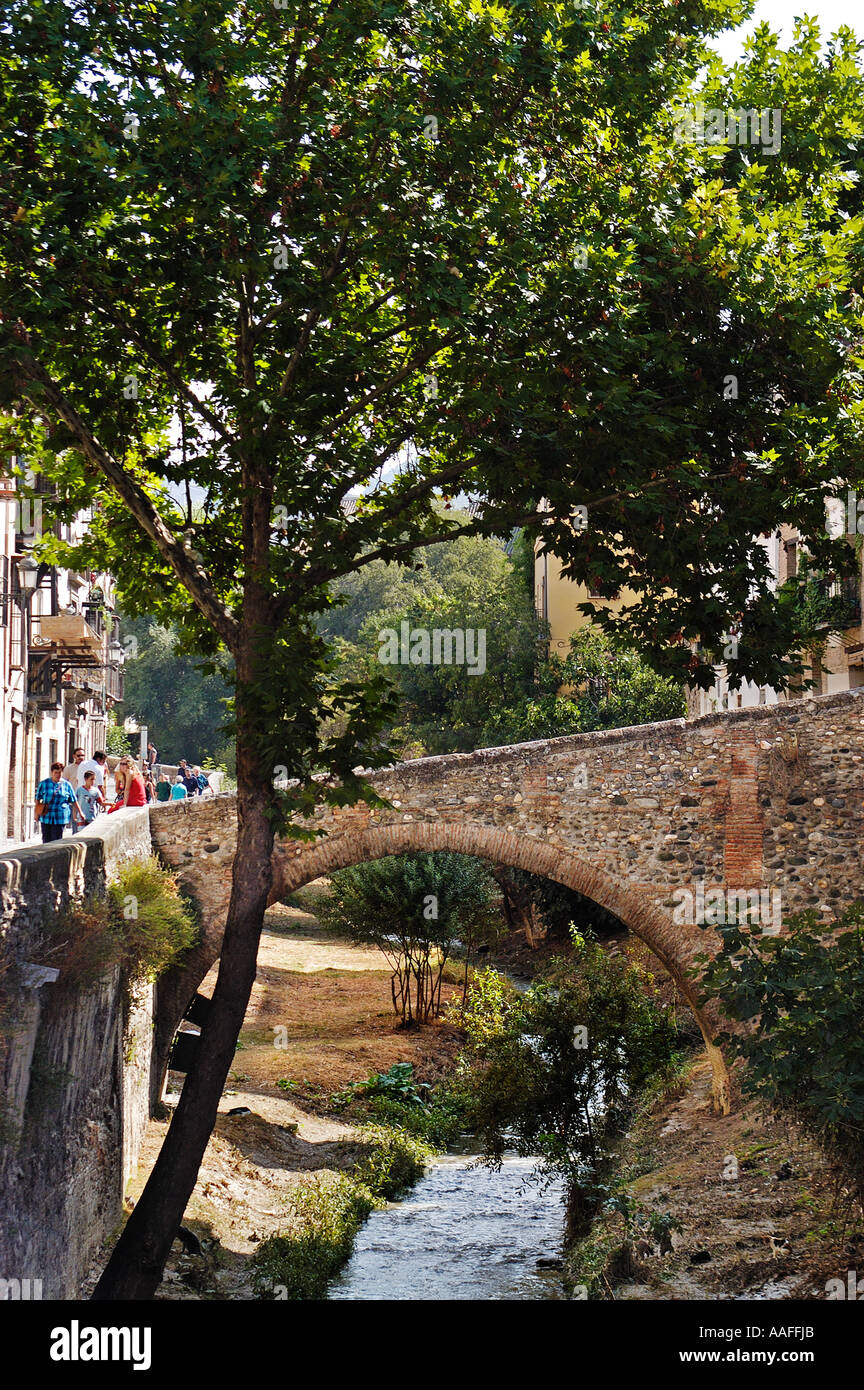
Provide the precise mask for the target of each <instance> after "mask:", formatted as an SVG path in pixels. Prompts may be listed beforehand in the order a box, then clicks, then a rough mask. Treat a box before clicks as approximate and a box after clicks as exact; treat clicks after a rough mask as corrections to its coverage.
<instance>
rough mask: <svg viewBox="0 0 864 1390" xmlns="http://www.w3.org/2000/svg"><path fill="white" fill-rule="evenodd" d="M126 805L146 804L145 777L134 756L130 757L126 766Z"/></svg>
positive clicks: (124, 801) (124, 802) (124, 803)
mask: <svg viewBox="0 0 864 1390" xmlns="http://www.w3.org/2000/svg"><path fill="white" fill-rule="evenodd" d="M123 805H124V806H146V805H147V793H146V791H145V789H144V778H143V776H142V774H141V772H140V770H139V768H138V764H137V763H136V762H135V760H134V759H133V758H130V759H129V765H128V767H127V768H126V796H125V798H124V800H123Z"/></svg>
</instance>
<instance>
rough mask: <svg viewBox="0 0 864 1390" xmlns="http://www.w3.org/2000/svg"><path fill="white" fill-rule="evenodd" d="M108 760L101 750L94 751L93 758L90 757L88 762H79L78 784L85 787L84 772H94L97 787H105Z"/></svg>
mask: <svg viewBox="0 0 864 1390" xmlns="http://www.w3.org/2000/svg"><path fill="white" fill-rule="evenodd" d="M107 761H108V759H107V758H106V756H105V754H104V753H103V752H102V751H101V750H100V751H99V752H98V753H94V754H93V757H92V758H88V759H87V761H86V762H84V763H79V764H78V786H79V787H83V785H84V773H85V772H92V773H93V775H94V777H95V778H96V785H97V787H100V788H104V786H105V764H106V763H107Z"/></svg>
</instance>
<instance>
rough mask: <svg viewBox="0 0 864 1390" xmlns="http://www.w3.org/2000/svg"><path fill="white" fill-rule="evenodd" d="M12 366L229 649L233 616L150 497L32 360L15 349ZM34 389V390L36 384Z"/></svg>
mask: <svg viewBox="0 0 864 1390" xmlns="http://www.w3.org/2000/svg"><path fill="white" fill-rule="evenodd" d="M17 362H18V366H19V367H20V369H21V372H22V374H23V376H24V378H25V380H26V382H27V383H28V384H29V385H30V387H31V389H30V390H29V391H26V394H27V396H28V398H29V399H30V400H31V401H32V403H33V405H34V406H36V407H37V408H40V407H41V408H44V406H45V404H46V403H47V404H48V405H49V406H50V407H51V409H52V411H53V412H54V414H55V415H56V416H57V417H58V418H59V419H60V420H62V421H63V423H64V424H65V425H66V426H67V428H68V429H69V430H70V431H71V433H72V434H73V435H74V436H75V439H76V440H77V441H78V444H79V446H80V448H81V450H82V452H83V453H84V454H86V456H87V458H88V459H89V460H90V462H91V463H93V464H94V465H95V467H96V468H98V470H99V472H100V473H101V474H102V475H103V477H104V478H105V479H106V480H107V482H108V483H110V485H111V487H112V488H113V489H114V491H115V492H116V493H117V495H118V497H119V498H120V499H121V501H123V502H125V504H126V506H127V507H128V508H129V511H130V512H131V513H132V516H133V517H134V518H135V520H136V521H137V522H138V525H139V526H140V527H141V529H142V531H144V533H145V534H146V535H147V536H149V537H150V539H151V541H152V542H153V544H154V545H155V547H156V549H157V550H158V552H159V554H160V555H161V556H162V558H163V559H164V560H165V561H166V562H167V563H168V564H169V565H170V566H171V568H172V569H173V571H174V573H175V574H176V576H177V578H178V579H179V580H180V583H181V584H182V585H183V586H184V588H185V589H186V590H187V592H188V593H189V596H190V598H191V599H192V600H193V602H194V603H195V606H196V607H197V608H198V610H199V612H200V613H201V614H202V615H203V616H204V617H205V618H206V619H207V621H208V622H209V623H210V624H211V626H212V627H213V629H214V631H215V632H216V633H217V635H218V636H219V637H220V638H221V640H222V641H223V642H224V643H225V645H226V646H227V647H228V648H229V649H233V647H234V645H235V643H236V640H237V636H238V633H239V625H238V623H237V621H236V619H235V618H234V617H233V616H232V615H231V614H230V613H229V612H228V609H227V608H226V607H225V605H224V604H223V603H222V601H221V599H220V598H219V596H218V594H217V593H216V591H215V589H214V588H213V586H212V584H211V583H210V580H209V578H208V577H207V574H206V572H205V571H204V569H203V567H202V566H201V565H199V564H198V563H197V561H195V560H194V559H193V558H192V556H191V555H190V554H189V553H188V551H187V550H186V549H185V548H184V546H183V543H182V541H180V540H178V539H177V538H176V537H175V536H174V535H173V533H172V532H171V530H170V529H169V527H168V525H167V524H166V522H165V521H164V520H163V519H162V517H161V516H160V514H159V512H158V511H157V509H156V506H155V504H154V502H153V501H152V499H151V498H150V497H149V496H148V494H147V492H146V491H145V489H144V488H143V487H142V486H141V484H140V483H139V482H137V481H136V479H135V478H133V477H132V476H131V474H129V473H128V472H127V471H126V470H125V468H124V467H123V465H122V464H121V463H118V461H117V460H116V459H115V458H114V457H113V456H112V455H111V454H109V452H108V450H107V449H105V448H103V446H102V445H101V444H100V443H99V441H98V440H97V439H96V438H95V436H94V435H93V433H92V432H91V430H90V429H89V427H88V426H87V425H86V424H85V422H84V421H83V420H82V418H81V416H80V415H79V414H78V412H77V410H76V409H75V407H74V406H73V405H72V404H71V403H70V402H69V401H68V400H67V399H66V397H65V396H64V395H63V393H62V391H61V390H60V388H59V387H58V385H57V384H56V382H55V381H54V380H53V378H52V377H51V376H50V375H49V373H48V372H47V371H46V370H45V368H44V367H43V366H42V364H41V363H40V362H39V361H37V359H36V358H35V357H33V356H30V355H25V354H19V356H18V359H17ZM37 387H38V389H34V388H37Z"/></svg>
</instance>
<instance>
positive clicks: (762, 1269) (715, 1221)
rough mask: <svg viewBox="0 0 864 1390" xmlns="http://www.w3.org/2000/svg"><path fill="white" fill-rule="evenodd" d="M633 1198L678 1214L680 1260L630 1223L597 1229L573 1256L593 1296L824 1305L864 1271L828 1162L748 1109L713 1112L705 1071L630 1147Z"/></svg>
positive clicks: (850, 1212) (856, 1235)
mask: <svg viewBox="0 0 864 1390" xmlns="http://www.w3.org/2000/svg"><path fill="white" fill-rule="evenodd" d="M621 1160H622V1170H623V1172H624V1174H625V1175H626V1176H627V1177H628V1178H629V1182H628V1184H627V1191H628V1192H629V1195H630V1196H631V1198H632V1199H633V1201H634V1202H635V1203H637V1204H638V1207H639V1208H641V1210H642V1211H643V1212H645V1213H647V1212H652V1211H653V1212H655V1213H656V1214H657V1215H658V1216H662V1215H663V1214H665V1213H669V1214H670V1215H671V1216H672V1217H673V1218H674V1219H675V1220H676V1221H677V1222H678V1223H679V1224H680V1228H681V1229H680V1231H675V1232H673V1233H672V1236H671V1244H672V1249H671V1251H669V1252H667V1253H665V1254H661V1253H660V1246H661V1242H660V1240H658V1239H657V1238H655V1237H653V1236H652V1235H651V1233H650V1231H644V1233H643V1234H642V1235H641V1236H640V1234H639V1232H638V1231H637V1230H635V1228H634V1231H633V1238H632V1239H631V1243H632V1245H633V1249H634V1258H633V1261H632V1263H630V1264H629V1265H628V1262H627V1261H622V1259H621V1256H620V1253H619V1252H620V1250H621V1245H622V1239H623V1236H624V1225H623V1219H622V1217H621V1216H620V1215H617V1214H616V1215H610V1216H607V1217H605V1218H603V1219H602V1220H601V1221H599V1222H597V1223H596V1224H595V1228H594V1230H593V1232H592V1234H591V1236H590V1237H589V1239H588V1240H587V1241H586V1242H584V1243H583V1244H582V1245H581V1246H580V1247H579V1248H578V1249H577V1251H576V1252H575V1255H574V1257H573V1259H572V1260H571V1272H572V1275H573V1278H574V1280H575V1281H576V1282H577V1283H578V1282H580V1281H581V1280H583V1279H584V1280H585V1282H586V1284H587V1285H588V1287H589V1288H591V1287H592V1282H591V1281H592V1278H593V1280H594V1283H595V1289H594V1296H599V1297H606V1298H615V1299H619V1300H629V1299H640V1300H657V1299H664V1300H666V1299H672V1300H674V1299H803V1298H817V1299H824V1298H825V1297H826V1289H825V1285H826V1281H827V1280H828V1279H834V1278H841V1279H842V1280H843V1281H844V1283H845V1281H846V1276H847V1271H848V1270H850V1269H856V1267H857V1268H864V1227H862V1223H861V1219H860V1214H856V1212H855V1210H854V1208H853V1207H852V1206H851V1205H850V1203H849V1200H848V1198H847V1197H844V1195H843V1192H842V1190H838V1186H837V1182H836V1179H835V1177H834V1175H833V1174H832V1173H831V1172H830V1171H829V1170H828V1167H827V1165H826V1162H825V1160H824V1158H823V1156H822V1155H821V1154H820V1153H819V1151H818V1150H817V1149H815V1148H814V1147H813V1145H812V1144H810V1143H809V1142H808V1141H807V1140H805V1139H803V1138H802V1137H801V1135H800V1134H798V1133H796V1131H795V1130H794V1129H793V1128H791V1127H789V1126H787V1125H784V1124H782V1123H779V1122H776V1121H772V1120H769V1119H766V1118H765V1117H763V1116H760V1114H759V1113H758V1111H757V1108H756V1106H755V1105H754V1104H753V1103H752V1102H750V1103H745V1102H743V1101H741V1100H739V1101H738V1103H737V1104H736V1105H735V1106H734V1108H733V1112H732V1114H730V1115H716V1114H714V1113H712V1110H711V1076H710V1069H709V1066H708V1063H707V1062H706V1061H704V1060H703V1059H701V1058H700V1059H696V1060H694V1061H693V1063H692V1064H691V1065H690V1067H689V1068H688V1070H687V1071H686V1073H685V1075H684V1076H683V1077H682V1078H681V1080H680V1082H679V1083H678V1084H677V1085H676V1086H675V1087H674V1088H673V1090H672V1093H671V1094H667V1095H665V1096H664V1097H663V1098H662V1099H660V1100H658V1101H657V1102H656V1104H655V1105H654V1106H653V1107H652V1108H651V1109H650V1110H649V1111H648V1112H647V1113H646V1114H643V1115H642V1116H641V1117H640V1118H639V1120H638V1121H637V1123H636V1124H635V1126H634V1128H633V1130H632V1131H631V1134H630V1135H629V1136H628V1139H627V1142H626V1143H625V1145H624V1146H623V1150H622V1155H621Z"/></svg>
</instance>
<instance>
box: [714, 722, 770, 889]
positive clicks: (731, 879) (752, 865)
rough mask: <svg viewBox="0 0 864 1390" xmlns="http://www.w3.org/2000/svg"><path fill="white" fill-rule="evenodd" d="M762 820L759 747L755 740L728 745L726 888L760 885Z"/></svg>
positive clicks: (763, 830)
mask: <svg viewBox="0 0 864 1390" xmlns="http://www.w3.org/2000/svg"><path fill="white" fill-rule="evenodd" d="M764 834H765V817H764V815H763V814H762V807H761V806H760V804H759V748H758V745H757V743H756V740H755V739H747V740H745V739H739V740H736V741H735V742H734V743H733V744H732V748H731V768H730V772H729V791H728V803H727V811H726V843H725V853H724V868H725V879H726V885H727V887H729V888H757V887H761V884H762V843H763V839H764Z"/></svg>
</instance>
